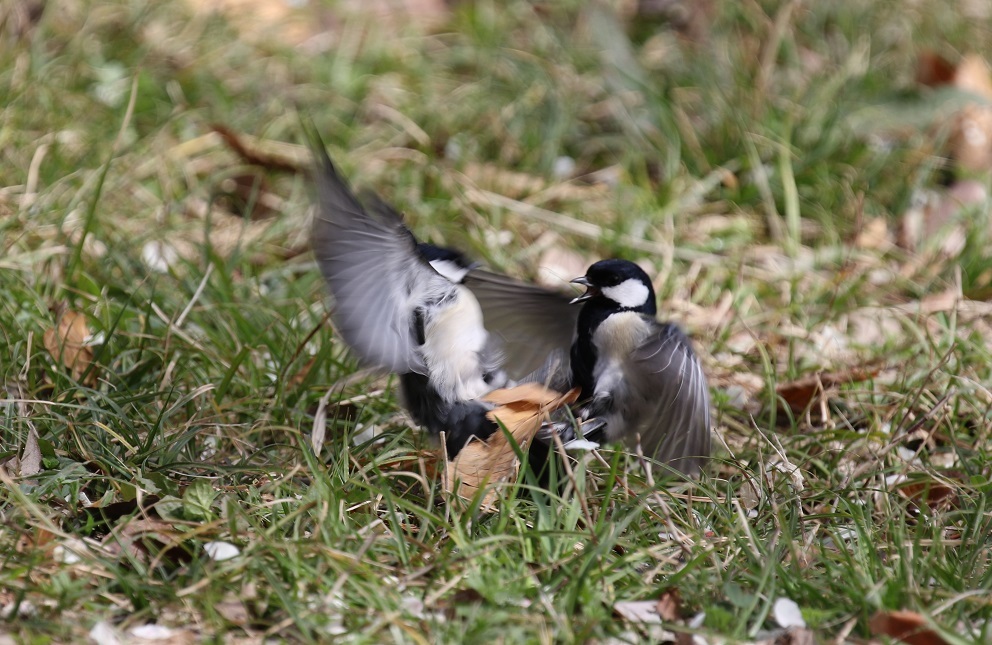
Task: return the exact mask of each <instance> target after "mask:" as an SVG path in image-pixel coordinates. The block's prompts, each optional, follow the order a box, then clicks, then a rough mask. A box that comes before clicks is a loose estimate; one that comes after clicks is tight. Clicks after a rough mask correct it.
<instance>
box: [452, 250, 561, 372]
mask: <svg viewBox="0 0 992 645" xmlns="http://www.w3.org/2000/svg"><path fill="white" fill-rule="evenodd" d="M463 284H464V285H465V286H466V287H468V288H469V290H470V291H471V292H472V293H473V294H474V295H475V298H476V300H478V301H479V305H480V306H481V307H482V317H483V319H484V320H485V325H486V330H488V331H489V333H490V334H492V335H494V336H496V337H497V338H498V339H499V342H500V351H501V352H502V354H503V358H504V362H503V369H504V370H505V371H506V373H507V374H508V375H509V376H510V377H511V378H513V379H517V380H519V379H523V378H524V377H526V376H528V375H530V374H531V373H533V372H535V371H536V370H540V369H541V368H542V366H544V365H545V363H546V361H547V360H548V359H549V357H550V356H552V355H563V356H565V357H567V356H568V352H569V348H570V347H571V346H572V340H573V338H574V336H575V325H576V321H577V320H578V317H579V307H576V306H572V305H569V298H568V297H567V296H565V295H562V294H560V293H557V292H555V291H551V290H548V289H543V288H541V287H538V286H535V285H530V284H526V283H524V282H519V281H517V280H514V279H512V278H509V277H507V276H502V275H499V274H496V273H490V272H489V271H484V270H480V269H473V270H472V271H469V273H468V275H467V276H465V279H464V281H463ZM542 380H543V379H542Z"/></svg>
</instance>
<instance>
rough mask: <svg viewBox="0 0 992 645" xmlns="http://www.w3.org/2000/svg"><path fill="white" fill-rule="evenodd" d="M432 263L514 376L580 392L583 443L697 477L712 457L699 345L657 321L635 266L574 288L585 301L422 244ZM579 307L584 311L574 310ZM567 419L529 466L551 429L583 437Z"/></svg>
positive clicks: (603, 267) (623, 263)
mask: <svg viewBox="0 0 992 645" xmlns="http://www.w3.org/2000/svg"><path fill="white" fill-rule="evenodd" d="M421 246H422V247H424V248H423V253H424V254H425V256H426V257H428V258H429V259H430V261H431V264H432V265H434V266H435V267H437V268H438V270H439V271H440V272H442V273H443V274H444V275H447V276H448V277H449V279H451V280H453V281H456V282H458V283H459V284H462V285H464V286H465V287H467V288H468V289H469V290H470V291H472V293H473V295H475V297H476V299H477V300H478V302H479V304H480V307H481V309H482V312H483V322H484V325H485V327H486V330H487V331H488V333H489V334H491V335H492V336H495V337H496V338H498V339H499V340H500V342H501V350H502V351H503V354H504V356H503V363H502V365H501V367H502V369H503V370H504V371H505V372H506V373H507V375H508V376H509V377H510V378H515V379H518V380H519V381H523V382H526V381H537V382H541V383H543V384H545V385H546V386H548V387H549V388H551V389H553V390H557V391H560V392H565V391H568V390H569V389H571V388H572V387H579V388H581V394H580V396H579V400H578V403H577V406H576V409H575V416H576V417H577V418H578V419H579V420H580V421H582V422H583V423H582V424H581V428H582V433H583V438H587V439H592V440H594V441H601V442H604V443H613V442H624V443H626V444H627V445H628V446H629V447H631V448H636V447H637V445H638V444H639V445H640V447H641V449H642V450H643V452H644V454H645V455H646V456H647V457H650V458H652V459H654V460H655V461H657V462H659V463H660V464H662V466H663V467H665V468H670V469H672V470H675V471H678V472H680V473H683V474H686V475H690V476H694V475H696V474H697V473H698V472H699V471H700V469H701V467H702V465H703V463H704V462H705V459H706V458H707V457H708V456H709V453H710V400H709V388H708V385H707V381H706V376H705V374H704V372H703V368H702V365H701V363H700V361H699V359H698V357H697V356H696V354H695V352H694V351H693V349H692V343H691V341H690V340H689V338H688V337H687V336H686V335H685V334H684V333H683V332H682V330H681V329H680V328H679V327H678V326H677V325H675V324H673V323H664V322H659V321H658V320H657V319H656V317H657V313H658V308H657V301H656V296H655V291H654V286H653V284H652V282H651V280H650V278H649V277H648V275H647V273H645V272H644V270H643V269H641V267H640V266H638V265H637V264H635V263H633V262H630V261H628V260H622V259H606V260H601V261H599V262H596V263H594V264H592V265H591V266H590V267H589V268H588V270H587V272H586V274H585V275H584V276H580V277H578V278H576V279H575V280H572V282H573V283H574V284H577V285H581V286H584V287H586V292H585V293H584V294H582V295H580V296H578V297H570V296H567V295H565V294H562V293H559V292H556V291H552V290H549V289H545V288H543V287H540V286H537V285H532V284H528V283H525V282H521V281H519V280H515V279H513V278H510V277H507V276H504V275H501V274H498V273H493V272H490V271H487V270H485V269H481V268H479V267H480V265H479V263H478V262H472V261H470V260H469V259H468V258H467V257H466V256H465V255H464V254H463V253H461V252H460V251H456V250H453V249H447V248H444V247H437V246H433V245H427V244H422V245H421ZM576 305H581V306H576ZM570 421H571V419H569V418H567V416H563V415H560V416H559V418H558V420H557V421H556V422H553V423H550V424H548V427H547V428H546V429H545V430H544V431H542V433H540V434H538V436H537V441H536V442H535V443H534V444H532V446H531V451H532V453H533V452H534V451H538V452H540V453H541V456H539V457H537V458H536V459H534V458H532V459H531V460H530V463H531V467H532V468H534V469H537V468H539V467H540V464H541V463H542V461H544V460H545V459H547V458H548V456H549V454H550V452H549V450H548V449H547V448H544V447H543V446H542V444H545V445H546V444H549V443H550V442H551V441H552V437H551V434H550V432H549V430H554V431H556V432H558V433H559V434H560V436H561V438H562V440H563V441H565V442H566V443H567V442H568V441H570V440H571V439H573V438H576V432H575V427H574V425H573V424H571V423H570Z"/></svg>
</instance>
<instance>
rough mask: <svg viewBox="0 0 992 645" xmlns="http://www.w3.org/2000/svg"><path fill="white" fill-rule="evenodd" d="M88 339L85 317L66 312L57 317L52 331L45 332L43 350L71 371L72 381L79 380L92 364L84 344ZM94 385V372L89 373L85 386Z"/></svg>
mask: <svg viewBox="0 0 992 645" xmlns="http://www.w3.org/2000/svg"><path fill="white" fill-rule="evenodd" d="M90 338H91V334H90V330H89V327H88V326H87V325H86V316H85V315H83V314H81V313H79V312H77V311H66V312H65V313H63V314H62V315H61V316H60V317H59V322H58V325H57V326H56V327H55V328H54V329H48V330H46V331H45V337H44V341H45V349H47V350H48V353H49V354H51V355H52V358H54V359H55V360H57V361H61V362H62V364H63V365H65V366H66V367H68V368H69V369H70V370H71V371H72V377H73V378H74V379H76V380H79V379H81V378H82V376H83V374H84V373H85V372H86V370H87V369H88V368H89V366H90V364H91V363H92V362H93V350H91V349H90V348H89V347H88V346H87V344H86V343H87V342H88V341H89V339H90ZM95 383H96V372H95V371H90V373H89V376H88V377H87V379H86V384H87V385H93V384H95Z"/></svg>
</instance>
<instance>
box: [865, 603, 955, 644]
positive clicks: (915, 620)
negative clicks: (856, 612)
mask: <svg viewBox="0 0 992 645" xmlns="http://www.w3.org/2000/svg"><path fill="white" fill-rule="evenodd" d="M868 627H869V629H871V633H872V634H873V635H875V636H889V637H891V638H895V639H896V640H900V641H902V642H904V643H909V645H948V643H947V641H946V640H944V639H943V638H942V637H941V636H940V634H938V633H937V632H935V631H933V630H932V629H930V628H929V627H927V619H926V618H924V617H923V616H921V615H920V614H918V613H916V612H915V611H879V612H877V613H876V614H875V615H874V616H872V617H871V621H870V622H869V623H868Z"/></svg>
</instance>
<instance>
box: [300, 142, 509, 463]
mask: <svg viewBox="0 0 992 645" xmlns="http://www.w3.org/2000/svg"><path fill="white" fill-rule="evenodd" d="M311 134H312V136H313V137H314V138H315V139H316V141H312V142H311V144H312V145H311V147H312V148H313V150H314V154H315V157H316V164H315V169H314V181H315V183H316V187H317V209H316V214H315V216H314V220H313V226H312V229H311V246H312V247H313V250H314V254H315V257H316V260H317V263H318V265H319V267H320V270H321V273H322V274H323V277H324V279H325V281H326V283H327V285H328V287H329V290H330V292H331V294H332V296H333V298H334V302H335V304H334V308H333V311H332V314H331V318H332V320H333V322H334V325H335V328H336V329H337V331H338V333H339V334H340V335H341V337H342V338H343V339H344V341H345V342H346V343H347V344H348V345H349V346H350V347H351V349H352V350H353V351H354V352H355V353H356V354H357V355H358V357H359V359H360V361H361V362H362V363H363V364H365V365H370V366H375V367H377V368H381V369H384V370H387V371H389V372H393V373H395V374H398V375H399V382H400V394H401V398H402V400H403V401H404V404H405V407H406V408H407V410H408V411H409V412H410V414H411V416H412V417H413V419H414V421H416V422H417V423H418V424H420V425H421V426H424V427H426V428H427V429H428V431H429V432H431V433H432V434H435V435H439V434H441V433H442V432H443V433H444V434H445V449H446V451H447V453H448V456H449V458H452V457H454V456H455V455H456V454H457V453H458V452H459V451H460V450H461V449H462V447H464V445H465V444H466V443H467V442H468V441H469V440H471V438H472V437H478V438H479V439H483V440H484V439H486V438H488V437H489V436H491V435H492V434H493V433H494V432H496V430H497V429H498V426H497V425H496V424H495V423H494V422H493V421H491V420H490V419H488V418H487V417H486V413H487V412H488V411H489V410H490V409H492V405H490V404H486V403H484V402H481V401H479V398H480V397H481V396H483V395H484V394H486V393H488V392H490V391H492V390H494V389H497V388H499V387H502V386H503V385H505V384H506V382H507V377H506V375H505V373H504V372H503V371H502V370H501V369H500V361H501V358H500V352H499V349H498V343H497V342H496V340H495V339H494V338H492V337H491V336H490V334H489V333H488V332H487V330H486V328H485V326H484V325H483V314H482V310H481V307H480V305H479V303H478V301H477V300H476V298H475V297H474V296H473V294H472V292H471V291H470V290H469V289H468V288H466V287H465V286H463V285H462V284H460V283H459V282H457V281H455V280H452V279H450V277H445V276H444V275H442V274H441V273H439V272H438V271H437V270H436V269H435V268H434V267H433V266H432V264H431V259H430V258H429V257H427V255H425V254H429V252H430V248H429V247H424V246H421V245H420V243H419V242H418V241H417V239H416V238H415V237H414V235H413V233H412V232H411V231H410V230H409V229H408V228H407V227H406V225H405V224H404V223H403V219H402V216H401V215H400V214H399V213H397V212H396V211H395V210H394V209H393V208H392V207H390V206H389V205H388V204H386V203H385V202H383V201H382V200H380V199H378V198H377V197H374V196H370V197H368V198H366V200H365V201H366V205H363V204H362V203H361V202H360V201H359V200H358V198H357V197H356V196H355V194H354V193H353V192H352V191H351V189H350V188H349V186H348V183H347V181H346V180H345V179H344V177H343V176H342V175H341V174H340V172H338V170H337V168H336V167H335V165H334V163H333V162H332V161H331V158H330V156H329V155H328V154H327V151H326V148H325V147H324V145H323V143H320V142H319V137H317V135H316V134H315V133H311ZM448 260H450V258H448V259H447V260H446V259H445V258H437V257H436V258H434V262H435V265H436V266H440V267H441V268H444V266H445V265H444V264H438V262H442V263H443V262H445V261H448ZM449 264H450V262H449Z"/></svg>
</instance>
